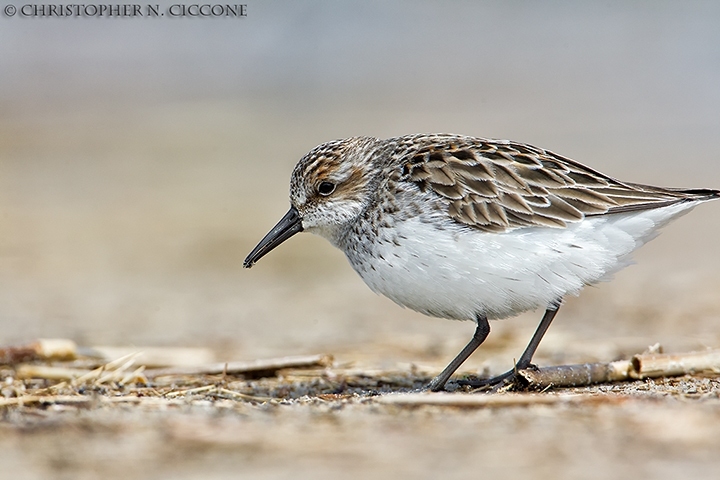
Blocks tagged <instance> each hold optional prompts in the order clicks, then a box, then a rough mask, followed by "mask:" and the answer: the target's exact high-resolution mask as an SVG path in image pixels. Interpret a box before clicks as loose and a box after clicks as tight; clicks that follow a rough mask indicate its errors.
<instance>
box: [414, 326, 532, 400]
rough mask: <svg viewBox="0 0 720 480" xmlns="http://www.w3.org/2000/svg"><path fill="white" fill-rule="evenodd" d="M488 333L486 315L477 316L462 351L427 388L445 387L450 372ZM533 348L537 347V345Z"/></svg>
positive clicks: (433, 389)
mask: <svg viewBox="0 0 720 480" xmlns="http://www.w3.org/2000/svg"><path fill="white" fill-rule="evenodd" d="M489 333H490V324H489V323H488V319H487V317H485V316H484V315H483V316H478V318H477V328H476V329H475V333H474V334H473V337H472V338H471V339H470V341H469V342H468V344H467V345H465V348H463V349H462V351H461V352H460V353H458V355H457V357H455V358H454V359H453V361H452V362H450V364H449V365H448V366H447V367H445V370H443V371H442V372H441V373H440V375H438V376H437V377H435V378H434V379H433V380H432V382H430V384H429V385H428V386H427V388H428V390H431V391H433V392H439V391H441V390H442V389H443V388H445V384H446V383H447V381H448V379H449V378H450V377H451V376H452V374H453V373H455V370H457V369H458V368H460V365H462V364H463V362H465V360H467V358H468V357H469V356H470V355H472V353H473V352H474V351H475V350H477V348H478V347H479V346H480V345H481V344H482V343H483V342H484V341H485V339H486V338H487V336H488V334H489ZM535 348H537V346H536V347H535ZM531 357H532V354H531Z"/></svg>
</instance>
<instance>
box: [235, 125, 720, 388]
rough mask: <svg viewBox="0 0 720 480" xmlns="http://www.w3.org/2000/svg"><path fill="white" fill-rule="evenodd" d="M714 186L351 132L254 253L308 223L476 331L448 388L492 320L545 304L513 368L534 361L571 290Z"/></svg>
mask: <svg viewBox="0 0 720 480" xmlns="http://www.w3.org/2000/svg"><path fill="white" fill-rule="evenodd" d="M716 198H720V191H718V190H711V189H677V188H660V187H652V186H649V185H640V184H636V183H628V182H621V181H618V180H615V179H614V178H611V177H609V176H607V175H604V174H602V173H600V172H598V171H596V170H593V169H591V168H589V167H586V166H584V165H582V164H580V163H578V162H575V161H573V160H570V159H569V158H566V157H563V156H560V155H557V154H555V153H552V152H550V151H547V150H543V149H541V148H537V147H533V146H531V145H526V144H522V143H515V142H510V141H503V140H488V139H483V138H474V137H466V136H459V135H444V134H442V135H441V134H438V135H408V136H403V137H396V138H390V139H386V140H380V139H377V138H371V137H353V138H347V139H343V140H336V141H332V142H328V143H325V144H322V145H320V146H318V147H316V148H315V149H313V150H312V151H310V153H308V154H307V155H305V156H304V157H303V158H302V159H301V160H300V161H299V162H298V164H297V165H296V166H295V169H294V171H293V173H292V180H291V183H290V204H291V207H290V210H289V211H288V212H287V214H286V215H285V216H284V217H283V218H282V220H280V222H279V223H278V224H277V225H276V226H275V227H274V228H273V229H272V230H271V231H270V233H268V234H267V235H266V236H265V238H263V239H262V240H261V241H260V243H259V244H258V245H257V247H255V249H254V250H253V251H252V252H251V253H250V255H248V257H247V258H246V259H245V262H244V266H245V267H247V268H249V267H252V266H253V264H255V262H257V261H258V260H259V259H260V258H261V257H262V256H263V255H265V254H266V253H268V252H269V251H270V250H272V249H273V248H275V247H277V246H278V245H280V244H281V243H282V242H284V241H285V240H287V239H288V238H290V237H291V236H293V235H295V234H296V233H298V232H301V231H309V232H312V233H316V234H318V235H321V236H323V237H325V238H327V239H328V240H329V241H330V242H331V243H332V244H333V245H335V246H336V247H338V248H339V249H341V250H342V251H343V252H345V255H346V256H347V258H348V260H349V261H350V264H351V265H352V266H353V268H354V269H355V271H357V272H358V274H359V275H360V276H361V277H362V279H363V280H364V281H365V283H367V285H368V286H369V287H370V288H371V289H372V290H373V291H375V292H377V293H381V294H383V295H385V296H387V297H388V298H390V299H391V300H393V301H394V302H396V303H398V304H399V305H402V306H404V307H408V308H411V309H413V310H415V311H418V312H421V313H424V314H426V315H431V316H434V317H444V318H451V319H457V320H474V321H475V322H476V323H477V327H476V330H475V334H474V335H473V337H472V339H471V340H470V342H469V343H468V344H467V346H466V347H465V348H464V349H463V350H462V351H461V352H460V353H459V354H458V356H457V357H456V358H455V359H454V360H453V361H452V362H451V363H450V364H449V365H448V366H447V367H446V368H445V370H443V372H442V373H440V375H438V376H437V377H436V378H435V379H433V381H432V382H431V383H430V385H429V386H428V388H429V389H430V390H433V391H438V390H442V389H443V388H444V386H445V383H446V382H447V381H448V379H449V378H450V376H451V375H452V374H453V373H454V372H455V371H456V370H457V369H458V367H460V365H461V364H462V363H463V362H464V361H465V360H466V359H467V358H468V357H469V356H470V355H471V354H472V353H473V352H474V351H475V349H477V347H478V346H480V344H481V343H482V342H483V341H484V340H485V338H486V337H487V335H488V334H489V333H490V325H489V323H488V320H491V319H498V318H505V317H510V316H514V315H518V314H519V313H521V312H524V311H527V310H534V309H536V308H545V309H546V311H545V314H544V316H543V318H542V320H541V321H540V325H539V326H538V328H537V331H536V332H535V334H534V335H533V337H532V339H531V340H530V343H529V344H528V346H527V348H526V350H525V351H524V353H523V354H522V355H521V357H520V359H519V361H518V362H517V364H516V366H515V369H513V370H511V371H509V372H506V373H504V374H502V375H499V376H497V377H494V378H492V379H489V380H482V381H480V382H476V385H491V384H492V385H494V384H498V383H500V382H502V381H503V380H505V379H507V378H509V377H512V376H513V372H514V371H516V370H521V369H524V368H527V367H528V366H529V365H530V363H531V360H532V357H533V354H534V353H535V350H536V349H537V347H538V344H539V343H540V340H541V339H542V336H543V335H544V334H545V331H546V330H547V328H548V327H549V326H550V323H551V322H552V320H553V318H554V317H555V314H556V313H557V311H558V308H559V307H560V304H561V302H562V298H563V297H564V296H566V295H568V294H572V295H576V294H578V293H579V292H580V290H581V289H582V288H583V287H584V286H585V285H590V284H593V283H596V282H599V281H602V280H605V279H608V278H609V277H610V276H611V275H612V274H613V273H614V272H617V271H618V270H620V269H621V268H623V267H625V266H626V265H628V264H629V263H630V255H631V253H632V252H633V251H634V250H635V249H636V248H638V247H640V246H641V245H643V244H644V243H645V242H647V241H649V240H650V239H652V238H653V237H654V236H655V235H656V234H657V231H658V229H659V228H661V227H662V226H663V225H665V224H667V223H668V222H670V221H671V220H673V219H675V218H677V217H679V216H680V215H683V214H685V213H687V212H688V211H690V210H691V209H692V208H693V207H695V206H696V205H698V204H699V203H702V202H704V201H707V200H712V199H716Z"/></svg>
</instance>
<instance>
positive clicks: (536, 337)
mask: <svg viewBox="0 0 720 480" xmlns="http://www.w3.org/2000/svg"><path fill="white" fill-rule="evenodd" d="M559 309H560V302H558V303H557V305H552V306H550V307H548V309H547V310H545V315H543V317H542V320H540V325H538V328H537V330H535V333H534V334H533V336H532V338H531V339H530V343H528V346H527V347H525V351H524V352H523V354H522V355H521V356H520V360H518V362H517V363H516V364H515V367H514V368H513V369H512V370H509V371H507V372H505V373H503V374H502V375H498V376H497V377H492V378H486V379H484V380H477V381H471V380H462V381H460V382H459V383H460V384H461V385H470V386H473V387H484V386H488V385H497V384H499V383H500V382H502V381H503V380H506V379H508V378H510V377H512V376H513V375H515V372H516V371H518V370H524V369H526V368H527V367H529V366H530V362H532V358H533V355H535V350H537V348H538V345H540V341H541V340H542V338H543V336H544V335H545V332H547V329H548V328H549V327H550V324H551V323H552V321H553V319H554V318H555V315H557V312H558V310H559Z"/></svg>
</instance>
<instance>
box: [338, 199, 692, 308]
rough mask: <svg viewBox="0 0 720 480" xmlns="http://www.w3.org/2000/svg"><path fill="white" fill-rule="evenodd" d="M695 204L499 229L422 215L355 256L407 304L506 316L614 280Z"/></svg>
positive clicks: (372, 278) (369, 276)
mask: <svg viewBox="0 0 720 480" xmlns="http://www.w3.org/2000/svg"><path fill="white" fill-rule="evenodd" d="M696 204H697V203H690V202H688V203H682V204H677V205H672V206H669V207H664V208H659V209H654V210H646V211H641V212H634V213H629V214H614V215H605V216H597V217H588V218H586V219H585V220H583V221H581V222H579V223H575V224H570V225H569V226H568V227H567V228H564V229H556V228H538V227H530V228H521V229H517V230H513V231H510V232H506V233H500V234H497V233H484V232H479V231H473V230H470V229H467V228H454V227H453V228H445V229H437V228H434V227H433V226H432V225H431V224H428V223H424V222H422V221H421V220H420V219H418V218H417V217H415V218H411V219H408V220H404V221H402V222H397V223H396V224H395V225H394V229H393V231H392V232H391V231H389V230H387V231H383V230H382V229H381V231H380V235H379V237H380V238H381V239H382V238H384V239H386V240H387V239H390V238H395V239H396V242H393V241H377V242H375V245H373V255H372V256H367V255H365V256H363V257H358V256H355V255H351V254H348V259H349V260H350V263H351V264H352V265H353V267H354V268H355V270H356V271H357V272H358V273H359V274H360V276H361V277H362V278H363V280H364V281H365V282H366V283H367V284H368V286H370V288H371V289H373V290H374V291H375V292H377V293H380V294H383V295H385V296H386V297H388V298H390V299H391V300H393V301H394V302H396V303H398V304H400V305H402V306H405V307H408V308H411V309H413V310H416V311H418V312H421V313H424V314H427V315H431V316H435V317H445V318H452V319H458V320H463V319H475V318H476V316H477V315H478V314H485V315H487V317H488V318H504V317H508V316H513V315H517V314H519V313H521V312H523V311H526V310H532V309H535V308H538V307H543V308H545V307H547V306H548V305H549V304H551V303H552V302H555V301H557V300H559V299H561V298H562V297H563V296H565V295H567V294H577V293H578V292H579V291H580V289H582V287H584V286H585V285H588V284H592V283H595V282H598V281H601V280H604V279H607V278H609V276H610V275H612V274H613V273H614V272H616V271H618V270H620V269H621V268H623V267H625V266H626V265H628V264H629V263H630V260H631V259H630V254H631V253H632V252H633V250H635V249H636V248H638V247H640V246H641V245H643V244H644V243H645V242H647V241H648V240H650V239H652V238H653V237H654V236H655V234H656V231H657V229H658V228H660V227H662V226H663V225H665V224H666V223H668V222H669V221H670V220H672V219H674V218H676V217H678V216H679V215H681V214H683V213H686V212H688V211H689V210H690V209H691V208H692V207H694V206H695V205H696ZM448 225H451V224H450V223H448ZM446 227H447V225H446ZM392 234H396V235H394V236H393V235H392ZM396 243H399V245H398V244H396ZM346 253H347V251H346Z"/></svg>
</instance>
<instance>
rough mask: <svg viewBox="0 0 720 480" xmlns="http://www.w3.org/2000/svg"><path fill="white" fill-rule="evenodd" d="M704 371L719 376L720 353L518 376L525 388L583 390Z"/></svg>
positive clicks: (643, 357)
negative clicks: (574, 388)
mask: <svg viewBox="0 0 720 480" xmlns="http://www.w3.org/2000/svg"><path fill="white" fill-rule="evenodd" d="M702 371H714V372H718V373H720V350H708V351H705V352H691V353H681V354H657V353H645V354H639V355H635V356H633V358H632V359H631V360H620V361H617V362H611V363H585V364H581V365H562V366H559V367H546V368H540V369H526V370H520V371H519V372H518V376H519V377H520V378H521V382H522V383H523V384H524V386H526V387H528V388H532V389H544V388H548V387H583V386H587V385H593V384H595V383H609V382H618V381H623V380H630V379H643V378H658V377H677V376H680V375H687V374H692V373H697V372H702Z"/></svg>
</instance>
